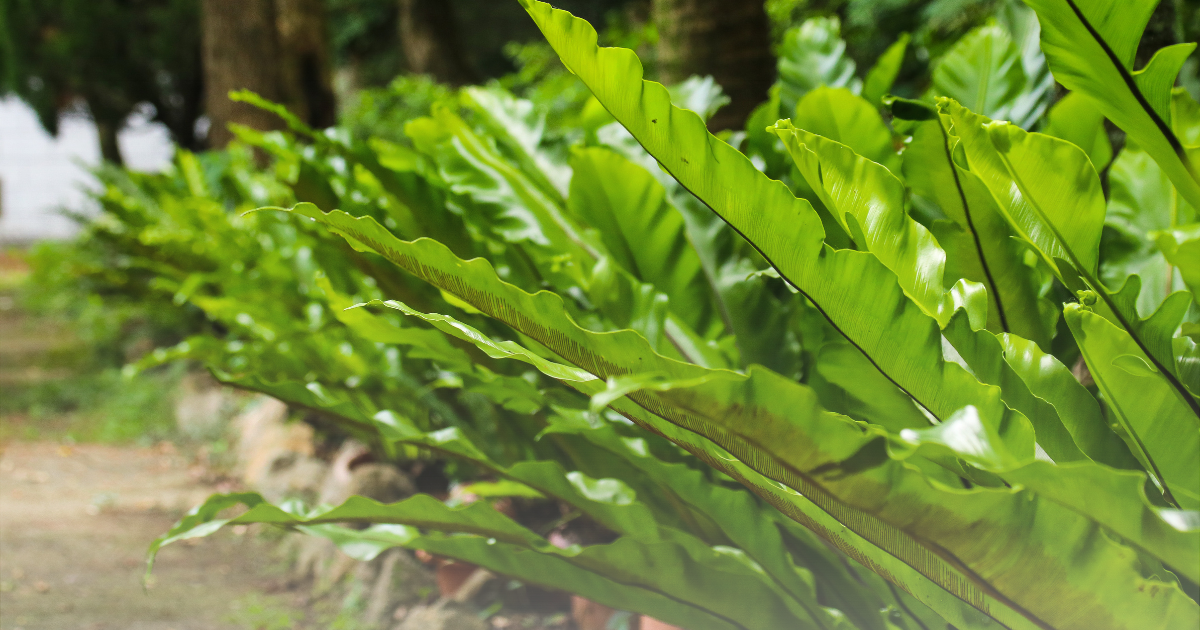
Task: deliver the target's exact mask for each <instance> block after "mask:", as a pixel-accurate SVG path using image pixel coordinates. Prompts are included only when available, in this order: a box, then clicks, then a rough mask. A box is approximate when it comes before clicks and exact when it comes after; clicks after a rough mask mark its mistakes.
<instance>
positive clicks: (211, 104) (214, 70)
mask: <svg viewBox="0 0 1200 630" xmlns="http://www.w3.org/2000/svg"><path fill="white" fill-rule="evenodd" d="M202 11H203V26H202V28H203V32H202V39H203V42H202V49H203V50H202V56H203V60H204V89H205V99H204V101H205V110H206V111H207V113H208V118H209V120H210V121H211V122H212V126H211V127H210V128H209V131H208V146H209V147H211V148H214V149H220V148H223V147H224V146H225V145H226V144H229V141H230V140H232V139H233V134H232V133H230V132H229V129H228V127H227V125H228V124H229V123H238V124H241V125H246V126H248V127H253V128H255V129H264V130H266V129H278V128H279V127H280V121H279V119H278V118H277V117H276V116H275V115H274V114H270V113H268V112H265V111H263V110H261V109H258V108H257V107H252V106H250V105H247V104H245V103H235V102H233V101H231V100H229V96H228V95H229V92H230V91H231V90H241V89H247V90H251V91H253V92H255V93H257V94H258V95H260V96H262V97H263V98H266V99H269V100H272V101H275V102H283V101H284V100H285V98H284V97H285V94H284V90H283V79H282V76H281V74H282V73H281V72H280V67H281V65H282V64H280V47H279V38H278V34H277V27H276V19H275V17H276V13H275V2H274V1H273V0H203V4H202Z"/></svg>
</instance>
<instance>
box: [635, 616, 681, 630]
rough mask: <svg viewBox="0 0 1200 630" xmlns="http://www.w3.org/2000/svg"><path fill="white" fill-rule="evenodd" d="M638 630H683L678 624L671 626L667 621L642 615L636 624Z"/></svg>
mask: <svg viewBox="0 0 1200 630" xmlns="http://www.w3.org/2000/svg"><path fill="white" fill-rule="evenodd" d="M638 630H683V628H680V627H679V626H672V625H671V624H669V623H663V622H661V621H659V620H657V619H653V618H651V617H647V616H645V615H642V619H641V623H640V624H639V625H638Z"/></svg>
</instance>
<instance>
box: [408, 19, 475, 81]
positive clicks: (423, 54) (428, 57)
mask: <svg viewBox="0 0 1200 630" xmlns="http://www.w3.org/2000/svg"><path fill="white" fill-rule="evenodd" d="M400 43H401V46H402V47H403V48H404V56H405V58H406V59H407V60H408V69H409V70H410V71H412V72H415V73H417V74H428V75H430V76H432V77H433V78H434V79H436V80H437V81H439V82H441V83H449V84H450V85H466V84H468V83H473V82H475V81H476V79H477V77H476V75H475V72H474V71H473V70H472V69H471V66H470V64H468V63H467V60H466V57H464V56H463V50H462V46H461V45H459V41H458V25H457V24H456V23H455V21H454V7H453V6H452V5H451V3H450V2H449V0H400Z"/></svg>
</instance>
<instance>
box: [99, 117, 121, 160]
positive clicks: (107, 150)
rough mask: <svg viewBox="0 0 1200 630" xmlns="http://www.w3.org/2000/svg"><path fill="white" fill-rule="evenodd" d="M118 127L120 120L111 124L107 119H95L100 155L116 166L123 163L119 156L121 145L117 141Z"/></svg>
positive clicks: (119, 126)
mask: <svg viewBox="0 0 1200 630" xmlns="http://www.w3.org/2000/svg"><path fill="white" fill-rule="evenodd" d="M120 128H121V122H120V121H118V122H117V123H116V124H113V123H112V121H109V120H102V119H96V134H97V135H99V136H100V157H102V158H104V159H105V160H107V161H109V162H112V163H113V164H116V165H117V166H123V165H124V164H125V160H124V159H123V158H122V157H121V145H120V144H118V143H117V132H118V131H120Z"/></svg>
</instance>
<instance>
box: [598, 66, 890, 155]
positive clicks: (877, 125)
mask: <svg viewBox="0 0 1200 630" xmlns="http://www.w3.org/2000/svg"><path fill="white" fill-rule="evenodd" d="M618 120H620V119H619V118H618ZM792 122H793V123H794V124H795V125H796V127H799V128H800V129H803V130H805V131H808V132H811V133H814V134H817V135H818V136H823V137H825V138H828V139H830V140H833V141H835V142H840V143H842V144H844V145H846V146H848V147H850V148H851V149H853V150H854V152H855V153H857V154H859V155H861V156H863V157H865V158H867V159H868V160H871V161H872V162H878V163H880V164H882V165H884V166H886V167H888V168H889V169H893V171H892V172H898V171H899V160H900V158H899V156H898V155H896V151H895V149H893V148H892V132H891V131H890V130H889V129H888V128H887V125H886V124H884V122H883V118H881V117H880V116H879V110H878V109H876V108H875V107H874V106H872V105H871V104H870V103H868V102H867V101H866V100H863V98H862V97H860V96H855V95H854V94H853V93H852V92H850V90H847V89H845V88H829V87H819V88H816V89H814V90H812V91H811V92H809V93H807V94H805V95H804V98H802V99H800V102H799V104H797V105H796V109H795V114H794V115H793V116H792Z"/></svg>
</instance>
